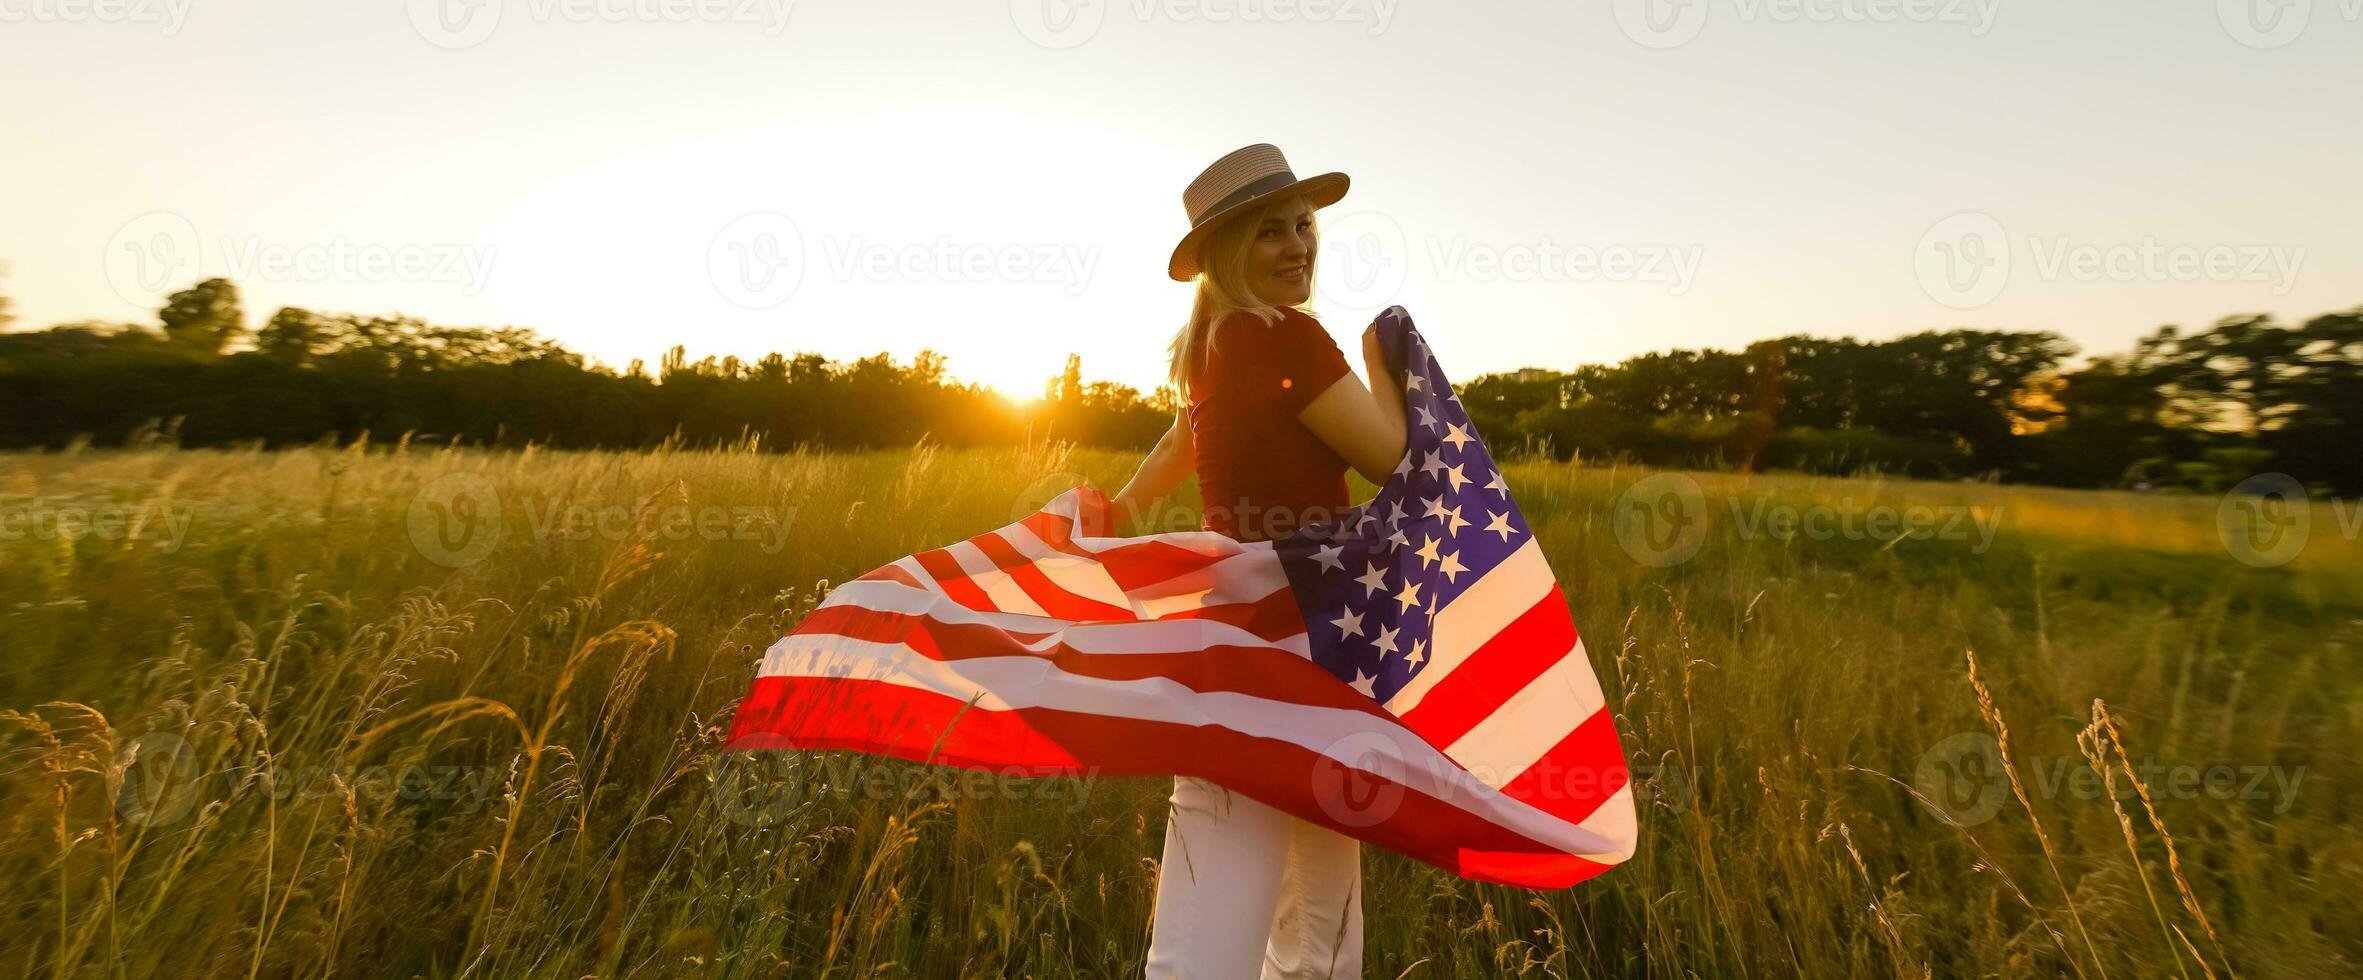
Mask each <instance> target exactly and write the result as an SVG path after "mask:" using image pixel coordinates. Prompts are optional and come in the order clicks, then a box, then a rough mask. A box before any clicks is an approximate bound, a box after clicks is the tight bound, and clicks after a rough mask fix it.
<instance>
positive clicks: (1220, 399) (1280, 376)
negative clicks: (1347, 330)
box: [1190, 307, 1348, 541]
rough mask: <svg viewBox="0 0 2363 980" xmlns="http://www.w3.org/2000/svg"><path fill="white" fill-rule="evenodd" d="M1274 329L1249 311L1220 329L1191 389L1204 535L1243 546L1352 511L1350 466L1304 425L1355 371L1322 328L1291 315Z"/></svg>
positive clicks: (1306, 317) (1223, 323)
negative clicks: (1305, 416) (1317, 401)
mask: <svg viewBox="0 0 2363 980" xmlns="http://www.w3.org/2000/svg"><path fill="white" fill-rule="evenodd" d="M1281 314H1282V316H1281V319H1280V320H1279V321H1277V322H1274V323H1271V324H1266V323H1264V322H1263V321H1262V320H1261V319H1258V318H1256V317H1255V316H1253V315H1251V314H1248V313H1246V312H1243V311H1238V312H1233V313H1231V314H1229V315H1228V316H1226V317H1224V318H1223V319H1222V320H1221V321H1220V322H1218V323H1217V324H1216V325H1215V329H1214V331H1213V333H1212V338H1213V345H1212V349H1211V350H1209V351H1208V352H1207V354H1206V361H1205V365H1204V367H1203V368H1201V369H1200V371H1199V374H1198V376H1197V377H1196V379H1195V380H1193V381H1192V382H1191V383H1190V439H1191V441H1192V443H1193V455H1194V456H1195V460H1194V461H1195V462H1196V464H1197V467H1198V493H1199V497H1200V498H1201V499H1202V500H1203V502H1204V505H1205V512H1206V520H1205V523H1204V527H1205V528H1206V529H1207V530H1211V531H1220V532H1222V533H1223V534H1225V535H1228V536H1230V537H1232V538H1236V539H1238V540H1241V541H1267V540H1271V539H1273V538H1278V537H1283V536H1286V535H1287V534H1288V532H1290V531H1293V530H1295V529H1296V528H1298V527H1299V526H1302V525H1305V524H1318V523H1320V522H1322V521H1326V520H1328V519H1330V518H1331V517H1334V516H1336V514H1337V513H1338V511H1340V510H1343V509H1344V508H1345V506H1346V504H1347V500H1346V468H1347V466H1346V461H1345V458H1344V457H1342V456H1339V455H1338V454H1337V452H1336V451H1335V450H1333V449H1330V448H1329V446H1328V444H1326V443H1324V442H1322V441H1321V440H1320V438H1319V437H1317V436H1315V435H1313V431H1312V430H1311V429H1307V428H1305V424H1304V423H1303V422H1301V421H1298V420H1297V417H1296V416H1297V413H1298V412H1302V411H1304V408H1305V406H1306V405H1307V404H1310V403H1311V402H1312V400H1313V399H1314V398H1315V397H1318V396H1319V395H1320V394H1321V393H1322V392H1324V391H1327V390H1329V386H1330V385H1331V384H1333V383H1335V382H1336V381H1337V379H1339V378H1341V377H1344V376H1345V375H1346V374H1347V373H1348V369H1347V367H1346V357H1345V354H1343V353H1342V352H1340V351H1339V350H1338V349H1337V342H1336V341H1334V340H1331V339H1329V331H1327V330H1325V329H1323V328H1322V326H1321V322H1320V321H1318V320H1315V319H1313V318H1312V317H1311V316H1310V315H1308V314H1306V313H1305V312H1304V311H1302V310H1297V309H1291V308H1287V307H1282V308H1281Z"/></svg>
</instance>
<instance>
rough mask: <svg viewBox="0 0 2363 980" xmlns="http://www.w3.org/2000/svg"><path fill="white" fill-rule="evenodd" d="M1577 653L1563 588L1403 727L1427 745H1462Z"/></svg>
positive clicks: (1491, 644)
mask: <svg viewBox="0 0 2363 980" xmlns="http://www.w3.org/2000/svg"><path fill="white" fill-rule="evenodd" d="M1574 650H1575V620H1574V619H1573V618H1571V617H1569V616H1568V615H1567V598H1566V597H1565V596H1563V595H1561V594H1560V592H1559V584H1558V583H1556V582H1553V583H1551V589H1550V592H1548V593H1547V594H1545V595H1544V596H1543V597H1542V598H1541V599H1540V600H1537V601H1536V602H1535V604H1534V605H1532V606H1530V607H1528V608H1527V610H1526V611H1525V612H1523V613H1519V614H1518V618H1517V619H1514V620H1511V621H1510V624H1509V625H1508V626H1505V627H1503V628H1502V630H1501V632H1499V633H1495V634H1494V635H1493V637H1492V638H1491V639H1488V640H1486V641H1485V642H1484V644H1483V645H1481V646H1479V647H1478V648H1477V649H1476V651H1475V652H1473V653H1471V654H1469V657H1468V659H1466V660H1463V661H1461V662H1460V663H1459V664H1457V665H1455V666H1454V667H1453V669H1452V673H1449V674H1446V675H1444V679H1443V680H1440V681H1437V682H1436V686H1434V687H1432V688H1429V689H1428V693H1427V695H1426V696H1425V697H1422V698H1420V701H1419V703H1418V704H1416V705H1413V706H1412V708H1411V710H1409V711H1406V712H1404V713H1403V724H1404V726H1405V727H1407V728H1409V729H1411V730H1412V731H1415V732H1418V733H1419V734H1420V737H1421V738H1425V739H1427V740H1428V744H1430V745H1434V746H1438V747H1442V746H1446V745H1451V744H1452V743H1453V742H1456V741H1459V740H1460V737H1461V736H1462V735H1466V734H1468V732H1469V729H1471V728H1475V727H1476V726H1477V723H1478V722H1480V721H1484V720H1485V718H1486V716H1487V715H1490V714H1492V713H1493V712H1494V709H1496V708H1499V707H1501V706H1502V702H1505V701H1508V700H1509V699H1510V696H1511V695H1514V694H1516V693H1518V692H1519V691H1522V690H1525V689H1526V685H1527V684H1529V683H1532V682H1533V681H1534V679H1535V678H1537V677H1540V676H1542V673H1543V671H1546V670H1549V669H1550V668H1551V665H1552V664H1555V663H1558V662H1559V658H1561V657H1564V656H1567V655H1568V654H1570V653H1572V652H1574Z"/></svg>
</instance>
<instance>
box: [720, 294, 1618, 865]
mask: <svg viewBox="0 0 2363 980" xmlns="http://www.w3.org/2000/svg"><path fill="white" fill-rule="evenodd" d="M1377 322H1378V326H1379V335H1380V341H1381V343H1382V345H1383V346H1384V348H1385V349H1386V351H1387V352H1388V357H1389V360H1390V363H1391V364H1393V365H1396V366H1397V370H1398V372H1399V374H1398V377H1399V378H1400V380H1401V381H1402V383H1403V386H1404V389H1405V395H1406V400H1405V401H1406V404H1405V411H1406V412H1407V414H1408V415H1409V419H1408V421H1409V423H1410V426H1409V436H1410V437H1409V439H1408V447H1407V451H1406V453H1405V456H1404V459H1403V462H1402V465H1400V466H1398V467H1397V468H1396V470H1395V471H1394V473H1393V474H1392V475H1391V476H1390V477H1389V478H1388V480H1387V483H1386V485H1385V486H1384V487H1382V488H1380V490H1379V492H1378V494H1377V495H1376V496H1374V497H1373V498H1372V499H1371V500H1370V501H1368V502H1367V503H1365V504H1362V505H1360V506H1358V507H1354V508H1351V509H1349V510H1348V511H1346V512H1345V513H1343V514H1342V515H1340V516H1338V517H1337V518H1335V519H1333V520H1329V521H1326V522H1322V523H1317V524H1311V525H1307V526H1305V527H1303V528H1300V529H1298V530H1297V531H1296V532H1295V533H1292V534H1290V535H1288V536H1287V537H1284V538H1280V539H1277V540H1273V541H1263V542H1240V541H1236V540H1233V539H1232V538H1230V537H1227V536H1225V535H1222V534H1219V533H1217V532H1214V531H1207V530H1201V531H1187V532H1168V533H1161V534H1150V535H1144V536H1138V537H1112V536H1108V535H1107V533H1106V532H1107V530H1108V528H1109V513H1108V501H1107V498H1106V497H1105V496H1104V495H1103V494H1102V493H1101V492H1100V491H1098V490H1097V489H1095V488H1093V487H1091V486H1089V485H1088V484H1084V485H1078V486H1075V487H1073V488H1071V489H1069V490H1067V491H1066V492H1064V493H1061V494H1059V495H1058V496H1057V497H1055V498H1053V499H1052V500H1051V501H1050V502H1049V503H1048V504H1046V505H1044V506H1043V507H1042V508H1041V509H1040V510H1038V511H1036V512H1034V513H1033V514H1031V515H1029V516H1027V517H1026V518H1024V519H1022V520H1019V521H1017V522H1016V523H1013V524H1010V525H1008V526H1005V527H1001V528H998V529H995V530H993V531H990V532H987V533H984V534H980V535H977V536H975V537H972V538H969V539H967V540H965V541H961V542H959V543H957V544H952V545H949V546H947V547H943V548H937V549H933V550H930V551H923V552H920V553H918V554H914V555H909V556H906V557H904V558H901V559H898V560H896V561H894V562H892V563H890V564H887V565H884V566H881V567H880V568H878V569H876V570H874V571H872V572H869V573H868V574H865V575H863V576H861V577H860V578H858V579H855V580H853V581H849V582H846V583H844V584H843V585H841V586H839V587H837V588H836V589H835V590H833V591H831V592H830V593H829V594H828V595H827V596H826V597H825V598H824V599H823V600H822V602H821V604H820V605H819V606H818V607H817V608H815V609H814V610H813V612H812V613H811V614H810V615H809V616H807V617H806V618H805V619H804V620H803V622H801V623H800V624H799V625H797V627H796V628H795V629H794V631H793V632H790V633H789V634H788V635H787V636H785V637H783V638H781V639H780V641H779V642H778V643H775V644H773V645H772V647H771V649H770V650H769V651H767V652H766V653H765V654H764V657H763V663H762V666H761V667H760V669H759V670H758V672H757V676H756V678H755V681H754V685H753V688H752V690H751V691H750V692H749V694H748V696H747V698H746V699H745V701H743V702H742V703H741V704H740V707H739V710H738V713H737V716H736V718H735V721H734V724H733V732H732V738H731V741H730V743H729V744H730V746H731V748H733V749H737V750H753V749H858V750H861V751H865V752H873V753H880V754H884V755H890V756H895V757H899V758H903V759H910V760H916V761H923V762H930V763H936V764H942V765H951V766H960V767H965V768H971V769H989V770H995V771H1000V772H1003V773H1022V774H1026V775H1033V776H1095V775H1097V776H1120V775H1187V776H1196V777H1200V778H1204V779H1209V780H1212V781H1214V782H1216V783H1219V784H1222V785H1224V786H1227V787H1229V788H1231V789H1233V790H1235V791H1238V792H1242V793H1245V794H1246V795H1248V796H1251V797H1253V798H1255V799H1257V800H1261V801H1263V802H1264V803H1266V804H1268V805H1271V806H1273V807H1275V808H1278V809H1281V810H1284V811H1287V812H1289V813H1292V814H1295V815H1296V816H1298V817H1301V818H1303V819H1305V820H1309V821H1313V822H1315V823H1318V824H1321V825H1323V826H1326V827H1329V828H1330V829H1332V830H1336V831H1338V832H1340V833H1344V834H1348V835H1350V836H1353V837H1355V838H1358V839H1361V840H1363V841H1366V842H1369V843H1372V844H1376V845H1379V846H1381V847H1385V848H1388V849H1390V850H1393V851H1396V852H1398V853H1401V854H1404V855H1408V856H1410V857H1412V858H1416V859H1418V860H1421V861H1425V862H1427V863H1429V864H1433V865H1436V866H1438V867H1441V868H1444V869H1446V870H1449V871H1452V872H1454V873H1456V874H1459V875H1461V876H1464V877H1467V878H1472V879H1477V880H1483V881H1495V882H1503V883H1507V884H1515V885H1525V886H1530V887H1543V888H1555V887H1565V886H1568V885H1573V884H1575V883H1577V882H1579V881H1582V880H1584V879H1586V878H1589V877H1591V876H1593V875H1595V874H1598V873H1600V872H1601V871H1604V870H1606V869H1608V868H1609V867H1610V866H1613V865H1615V864H1616V863H1617V862H1619V861H1622V860H1624V859H1625V858H1627V857H1629V856H1631V854H1632V852H1633V846H1634V834H1635V824H1634V809H1633V800H1632V792H1633V791H1632V787H1631V786H1630V784H1629V783H1630V781H1629V779H1628V776H1627V773H1626V769H1625V762H1624V752H1623V749H1622V746H1621V745H1620V744H1619V741H1618V737H1617V732H1616V726H1615V723H1614V721H1613V720H1612V719H1611V718H1610V717H1609V713H1608V710H1607V706H1606V703H1605V701H1604V700H1603V698H1602V696H1601V691H1600V685H1599V681H1598V679H1597V678H1596V677H1595V676H1594V675H1593V673H1592V667H1591V662H1590V660H1589V659H1588V658H1587V656H1586V655H1585V652H1584V646H1583V641H1582V640H1581V639H1580V638H1579V637H1578V635H1577V633H1576V629H1575V623H1574V620H1573V619H1572V617H1571V616H1570V615H1569V612H1568V608H1567V600H1566V597H1565V596H1564V595H1563V594H1562V593H1561V592H1560V589H1559V585H1558V581H1557V579H1556V578H1555V577H1554V576H1553V574H1552V572H1551V568H1550V565H1549V564H1548V562H1547V561H1545V559H1544V557H1543V553H1542V549H1541V547H1540V546H1539V545H1538V544H1537V542H1536V541H1535V539H1534V532H1533V528H1532V527H1531V526H1529V525H1528V524H1527V522H1526V519H1525V516H1524V515H1523V514H1522V513H1521V512H1520V511H1519V509H1518V507H1517V505H1516V504H1515V503H1514V502H1513V501H1512V500H1511V499H1510V492H1509V487H1508V486H1507V485H1506V484H1505V483H1503V481H1502V477H1501V472H1500V471H1499V470H1498V469H1496V468H1495V466H1494V462H1493V458H1492V456H1491V455H1490V454H1489V453H1488V452H1487V451H1486V449H1485V444H1484V442H1483V441H1481V440H1480V439H1479V438H1478V437H1477V433H1476V429H1475V426H1474V425H1472V424H1471V423H1470V421H1469V416H1468V413H1467V412H1465V411H1463V410H1462V407H1461V404H1460V400H1459V398H1458V397H1457V396H1455V395H1454V394H1453V392H1452V388H1451V386H1450V385H1449V384H1448V383H1447V382H1446V381H1445V378H1444V372H1443V371H1442V369H1441V368H1439V367H1438V365H1437V363H1436V360H1435V358H1434V356H1433V354H1432V353H1431V352H1430V351H1429V349H1428V345H1427V343H1426V342H1425V341H1424V340H1423V339H1421V337H1420V335H1419V332H1418V331H1417V330H1416V329H1414V328H1413V326H1412V322H1411V317H1410V315H1409V314H1408V313H1406V312H1405V311H1404V310H1403V308H1402V307H1400V306H1398V307H1394V308H1391V309H1389V310H1387V311H1386V312H1385V313H1382V314H1380V315H1379V318H1378V321H1377ZM1405 366H1408V369H1405Z"/></svg>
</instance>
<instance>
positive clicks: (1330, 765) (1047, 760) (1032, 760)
mask: <svg viewBox="0 0 2363 980" xmlns="http://www.w3.org/2000/svg"><path fill="white" fill-rule="evenodd" d="M740 711H741V712H742V713H744V714H747V715H749V716H751V717H757V718H766V719H793V718H805V719H816V720H817V719H829V720H830V721H829V722H827V723H819V724H815V725H813V726H812V727H810V728H804V727H801V726H798V725H795V724H792V723H791V724H785V725H764V726H757V727H755V728H754V729H752V730H748V731H745V732H743V733H741V734H739V735H737V736H735V737H733V739H732V740H731V743H730V746H729V747H730V748H732V749H736V750H744V749H761V748H790V747H793V748H809V749H854V750H859V751H863V752H871V753H877V754H881V755H891V756H895V757H897V758H902V759H910V760H913V761H925V762H934V763H937V764H941V765H952V766H960V767H963V768H969V769H980V770H1000V771H1005V772H1006V771H1009V770H1017V773H1016V774H1022V775H1035V776H1054V775H1093V776H1126V775H1164V774H1168V773H1171V774H1179V775H1189V776H1196V777H1198V778H1202V779H1211V780H1213V781H1215V782H1217V783H1220V784H1222V785H1224V786H1228V787H1231V788H1233V789H1234V790H1236V791H1238V792H1241V793H1244V794H1246V795H1247V796H1249V797H1251V798H1254V799H1257V800H1260V801H1262V802H1264V803H1266V804H1269V805H1271V806H1273V807H1275V808H1277V809H1280V810H1283V811H1286V812H1288V813H1291V814H1294V815H1295V816H1297V817H1299V818H1301V819H1304V820H1307V821H1311V822H1313V823H1317V824H1320V825H1322V826H1325V827H1328V828H1330V829H1332V830H1337V831H1339V832H1341V833H1353V832H1355V831H1358V830H1364V829H1367V827H1368V823H1367V821H1369V820H1370V819H1372V818H1373V817H1376V816H1378V815H1379V814H1381V813H1382V812H1383V813H1385V815H1386V817H1387V822H1388V823H1389V824H1390V825H1391V826H1399V827H1401V828H1403V829H1404V836H1403V837H1402V838H1401V841H1400V845H1399V846H1400V849H1401V850H1402V851H1403V852H1404V853H1406V854H1408V855H1409V856H1411V857H1413V858H1416V859H1418V860H1422V861H1426V862H1428V863H1430V864H1435V865H1438V866H1440V867H1444V868H1448V869H1452V870H1454V871H1455V872H1456V873H1459V874H1463V875H1466V876H1468V877H1471V878H1476V879H1479V880H1484V881H1494V882H1500V883H1503V884H1516V885H1527V886H1529V887H1544V888H1558V887H1566V886H1568V885H1573V884H1575V883H1577V882H1580V881H1582V880H1584V879H1586V878H1589V877H1591V876H1593V875H1596V874H1598V873H1600V872H1601V871H1604V870H1606V869H1607V868H1608V867H1609V866H1610V865H1611V864H1613V863H1615V860H1617V859H1619V858H1618V855H1616V854H1615V853H1614V852H1613V850H1611V851H1608V852H1604V853H1601V854H1600V855H1599V856H1598V857H1597V858H1594V857H1588V856H1584V855H1581V854H1578V853H1575V852H1573V851H1569V852H1568V853H1566V854H1565V855H1563V856H1562V857H1561V858H1560V859H1558V860H1553V861H1545V862H1541V863H1540V864H1536V863H1532V859H1533V857H1534V856H1535V855H1536V854H1537V853H1550V852H1551V848H1552V846H1553V845H1551V844H1550V843H1549V842H1547V841H1542V840H1537V839H1535V838H1532V837H1528V836H1525V835H1523V834H1520V833H1518V832H1517V831H1515V830H1513V829H1511V828H1508V827H1504V826H1502V825H1500V824H1497V823H1494V822H1492V821H1489V820H1487V819H1485V818H1484V817H1482V816H1480V815H1477V814H1474V813H1471V812H1469V811H1468V810H1465V809H1463V808H1462V807H1460V806H1458V805H1455V803H1453V802H1447V801H1446V799H1443V798H1439V797H1437V796H1436V795H1434V794H1431V793H1428V792H1424V791H1422V790H1421V789H1419V788H1417V787H1415V786H1411V785H1406V784H1403V783H1399V782H1395V781H1393V780H1387V779H1385V777H1383V776H1377V775H1375V774H1371V773H1370V772H1369V770H1367V769H1361V768H1357V767H1356V766H1354V765H1353V764H1352V763H1350V762H1345V761H1342V760H1336V759H1333V758H1331V757H1329V756H1325V755H1323V754H1321V753H1320V752H1318V751H1317V750H1315V749H1311V748H1307V747H1305V746H1304V745H1302V744H1299V743H1296V742H1293V741H1289V740H1285V739H1275V738H1268V737H1259V736H1256V735H1253V734H1249V733H1246V732H1242V731H1236V730H1230V729H1225V728H1221V727H1207V726H1193V725H1189V724H1181V723H1174V722H1169V721H1163V720H1156V719H1147V720H1143V719H1117V718H1110V717H1107V716H1104V715H1100V714H1096V713H1092V712H1081V711H1070V710H1064V709H1060V708H1055V707H1027V708H1021V709H991V708H985V707H983V706H982V705H981V704H978V705H967V704H966V702H965V700H964V699H961V698H956V697H951V696H947V695H944V694H942V693H941V692H936V691H931V690H927V689H924V688H913V687H907V686H903V685H899V684H894V683H889V682H886V681H883V680H824V679H818V678H805V677H762V678H758V679H757V680H756V681H755V686H754V689H753V691H752V692H750V693H749V695H748V697H747V701H746V703H745V704H744V705H743V706H742V707H741V708H740ZM856 717H858V718H862V719H864V720H866V721H870V722H872V723H874V724H873V726H872V727H871V728H870V729H869V730H861V729H855V728H840V727H839V726H837V725H836V724H835V723H834V722H835V721H836V720H838V719H849V718H856ZM1076 744H1082V745H1090V746H1092V747H1093V748H1092V758H1091V761H1090V763H1088V764H1085V763H1083V762H1082V761H1080V760H1078V759H1077V758H1076V757H1075V755H1074V754H1073V753H1072V752H1070V751H1068V750H1067V749H1066V748H1065V746H1067V745H1076ZM939 745H940V748H939ZM976 745H990V746H992V751H991V753H990V754H989V755H988V754H979V753H975V752H973V751H971V750H970V747H971V746H976ZM1349 774H1351V775H1357V776H1359V777H1361V778H1365V779H1370V780H1372V781H1374V782H1377V783H1378V784H1379V785H1380V786H1381V787H1382V789H1381V790H1380V792H1379V794H1378V795H1377V796H1376V798H1375V799H1376V800H1377V801H1387V800H1392V801H1393V802H1392V803H1391V804H1389V803H1385V802H1375V803H1374V804H1373V805H1371V806H1370V807H1369V808H1368V809H1367V811H1364V810H1361V809H1358V808H1357V807H1356V806H1355V805H1354V804H1353V803H1352V802H1349V801H1348V800H1346V799H1344V798H1342V795H1343V794H1342V793H1341V792H1340V791H1341V790H1342V789H1343V787H1342V786H1340V785H1339V784H1340V783H1342V782H1344V781H1345V780H1344V779H1343V778H1341V777H1343V776H1346V775H1349ZM1308 789H1310V791H1308ZM1324 790H1326V791H1327V792H1324ZM1397 793H1399V794H1400V795H1399V796H1397V795H1396V794H1397ZM1323 802H1328V803H1329V804H1330V806H1326V807H1325V806H1323V805H1322V803H1323ZM1332 811H1334V812H1335V814H1337V815H1333V812H1332ZM1341 816H1342V817H1343V819H1341ZM1553 822H1554V823H1556V821H1553ZM1578 839H1580V838H1578Z"/></svg>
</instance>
